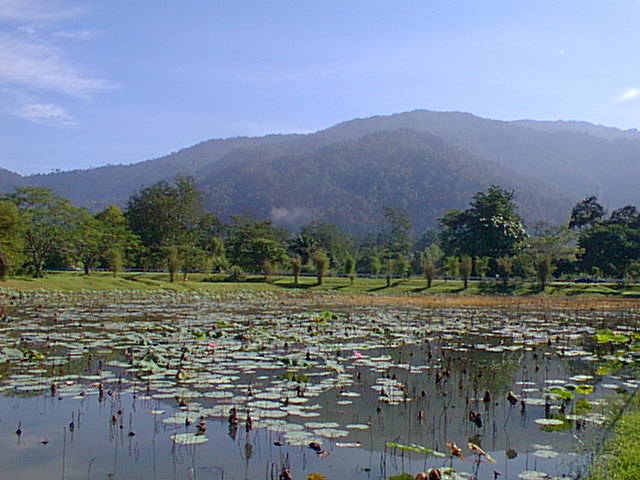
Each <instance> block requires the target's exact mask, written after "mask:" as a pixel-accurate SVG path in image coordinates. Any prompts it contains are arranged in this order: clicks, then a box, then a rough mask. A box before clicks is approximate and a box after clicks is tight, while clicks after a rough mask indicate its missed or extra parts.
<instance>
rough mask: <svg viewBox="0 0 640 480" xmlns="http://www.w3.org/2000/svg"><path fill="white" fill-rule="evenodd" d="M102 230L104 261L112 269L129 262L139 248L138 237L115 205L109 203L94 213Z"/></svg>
mask: <svg viewBox="0 0 640 480" xmlns="http://www.w3.org/2000/svg"><path fill="white" fill-rule="evenodd" d="M95 219H96V220H97V221H98V222H99V229H100V230H101V231H102V243H103V244H102V247H103V248H102V256H103V260H104V261H105V263H106V264H107V265H108V266H109V267H110V268H111V269H112V270H113V267H114V265H115V266H116V270H118V269H119V268H117V267H120V268H121V267H122V263H123V262H124V263H127V264H128V263H129V262H131V261H132V260H133V257H135V255H137V254H138V253H139V252H140V250H141V247H142V245H141V243H140V239H139V238H138V236H137V235H135V234H134V233H133V232H132V231H131V229H130V228H129V223H128V222H127V217H126V216H125V214H124V212H123V211H122V209H121V208H120V207H118V206H117V205H109V206H108V207H106V208H105V209H104V210H102V211H101V212H98V213H97V214H96V215H95ZM114 261H115V263H114Z"/></svg>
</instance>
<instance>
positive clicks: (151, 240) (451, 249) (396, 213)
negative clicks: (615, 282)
mask: <svg viewBox="0 0 640 480" xmlns="http://www.w3.org/2000/svg"><path fill="white" fill-rule="evenodd" d="M383 214H384V226H383V227H382V228H381V229H380V230H379V231H377V232H373V233H371V234H369V235H366V236H364V237H354V236H352V235H349V234H347V233H346V232H344V231H341V230H340V229H339V228H337V227H336V226H335V225H333V224H331V223H327V222H323V221H313V222H310V223H308V224H306V225H304V226H303V227H302V228H301V229H300V230H299V231H297V232H294V233H291V232H288V231H286V230H284V229H283V228H279V227H278V226H276V225H274V224H273V223H272V222H271V221H269V220H264V219H254V218H249V217H243V216H234V217H232V220H231V222H230V223H227V224H225V223H223V222H222V221H220V219H219V218H218V217H216V216H215V215H214V214H212V213H211V212H208V211H206V209H205V208H204V206H203V202H202V196H201V193H200V192H199V191H198V189H197V188H196V186H195V182H194V180H193V179H192V178H190V177H181V176H179V177H176V178H175V180H174V181H172V182H167V181H161V182H158V183H155V184H154V185H151V186H149V187H146V188H143V189H141V190H140V191H138V192H136V193H134V194H133V195H132V196H131V197H130V198H129V200H128V202H127V205H126V208H125V209H124V210H123V209H121V208H120V207H118V206H115V205H112V206H109V207H107V208H106V209H104V210H102V211H101V212H98V213H96V214H92V213H90V212H89V211H88V210H86V209H83V208H78V207H75V206H73V205H72V204H71V203H70V202H69V201H68V200H67V199H65V198H63V197H61V196H59V195H57V194H55V193H53V192H52V191H50V190H48V189H46V188H41V187H20V188H17V189H16V190H15V191H14V192H13V193H11V194H8V195H5V196H4V197H2V198H1V199H0V277H1V278H2V279H6V278H7V277H8V276H9V275H13V274H26V273H29V274H31V275H33V276H34V277H41V276H43V275H44V274H45V271H46V270H47V269H53V268H82V269H83V270H84V273H85V274H87V275H89V274H90V273H91V272H92V271H94V270H96V269H107V270H110V271H111V272H112V273H113V275H114V276H115V275H118V273H119V272H121V271H123V270H125V269H134V268H135V269H142V270H162V271H167V272H168V273H169V276H170V279H171V281H174V280H175V279H176V277H177V276H178V275H181V276H182V278H183V279H184V280H186V279H187V276H188V274H189V273H190V272H195V271H199V272H212V271H215V272H221V273H223V274H225V275H226V277H227V278H228V279H229V280H242V279H243V278H244V276H245V275H246V274H247V273H261V274H263V275H264V277H265V279H267V280H268V279H269V278H270V277H271V275H273V274H274V273H275V272H283V271H287V272H290V273H291V274H292V275H293V276H294V281H295V282H296V283H297V282H298V276H299V275H300V274H302V273H313V274H315V275H316V277H317V281H318V283H322V280H323V278H324V277H325V276H326V275H327V274H328V273H329V272H334V273H337V274H341V275H344V276H347V277H348V278H350V280H351V281H352V282H353V280H354V279H355V278H356V276H357V275H364V274H366V275H373V276H384V278H385V279H386V283H387V286H388V285H390V284H391V281H392V279H393V278H405V277H407V278H408V277H409V276H411V275H423V276H424V278H425V281H426V283H427V287H431V285H432V282H433V280H434V278H436V277H439V276H443V277H444V278H445V279H448V278H459V279H462V280H464V286H465V288H466V287H467V282H468V280H469V279H470V278H472V277H479V278H483V279H486V278H495V277H498V278H499V279H500V280H501V281H502V282H504V284H505V285H506V284H508V283H509V281H510V280H511V279H512V278H514V277H519V278H524V279H530V278H536V279H537V280H538V282H539V284H540V286H541V288H544V286H545V285H546V283H547V282H548V281H549V279H550V278H552V276H554V275H555V276H557V277H558V276H567V277H569V276H573V277H579V276H587V277H590V276H593V277H603V276H607V277H614V278H618V279H627V278H631V279H637V278H638V277H640V213H639V212H638V210H637V209H636V207H634V206H631V205H629V206H625V207H623V208H620V209H617V210H614V211H612V212H611V213H610V214H607V212H606V211H605V209H604V208H603V207H602V206H601V205H600V204H599V203H598V200H597V198H596V197H588V198H586V199H585V200H583V201H581V202H579V203H578V204H576V206H575V207H574V208H573V210H572V211H571V213H570V215H568V217H569V220H568V222H567V224H566V225H563V226H551V225H546V224H542V223H538V224H535V225H533V226H531V227H530V228H528V229H527V228H525V225H524V223H523V221H522V218H521V217H520V215H519V214H518V212H517V207H516V205H515V203H514V192H513V191H509V190H506V189H504V188H502V187H500V186H496V185H493V186H491V187H489V188H488V189H487V190H486V191H483V192H478V193H476V194H475V195H474V196H473V198H472V199H471V202H470V204H469V207H468V208H467V209H466V210H450V211H448V212H446V213H445V214H444V215H443V216H442V218H441V219H440V222H439V228H437V229H435V230H429V231H427V232H424V233H423V235H422V236H420V237H416V235H415V234H414V232H413V228H412V224H411V221H410V219H409V216H408V215H407V212H406V211H405V210H403V209H402V208H397V207H385V208H384V212H383Z"/></svg>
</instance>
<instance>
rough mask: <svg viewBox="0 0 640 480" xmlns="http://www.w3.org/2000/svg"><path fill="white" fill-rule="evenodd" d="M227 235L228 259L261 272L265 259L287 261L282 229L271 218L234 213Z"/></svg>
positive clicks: (279, 261) (277, 262) (280, 262)
mask: <svg viewBox="0 0 640 480" xmlns="http://www.w3.org/2000/svg"><path fill="white" fill-rule="evenodd" d="M233 221H234V223H233V225H231V226H230V227H229V236H228V238H227V243H226V246H227V256H228V258H229V261H230V262H231V263H232V264H234V265H238V266H239V267H242V268H243V269H244V270H245V271H247V272H260V271H262V269H263V266H264V265H265V262H267V261H268V262H270V263H271V264H272V265H277V264H283V263H284V262H285V259H286V258H287V256H286V249H285V241H284V235H283V232H282V231H279V230H278V229H276V228H274V226H273V225H272V223H271V221H269V220H253V219H249V218H243V217H234V219H233Z"/></svg>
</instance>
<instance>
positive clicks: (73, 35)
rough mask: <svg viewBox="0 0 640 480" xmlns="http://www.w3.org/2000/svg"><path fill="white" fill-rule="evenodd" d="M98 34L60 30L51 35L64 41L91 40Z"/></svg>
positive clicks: (90, 31) (88, 31)
mask: <svg viewBox="0 0 640 480" xmlns="http://www.w3.org/2000/svg"><path fill="white" fill-rule="evenodd" d="M98 35H99V34H98V32H96V31H94V30H61V31H59V32H55V33H54V34H53V36H54V37H57V38H63V39H65V40H79V41H84V40H92V39H94V38H96V37H97V36H98Z"/></svg>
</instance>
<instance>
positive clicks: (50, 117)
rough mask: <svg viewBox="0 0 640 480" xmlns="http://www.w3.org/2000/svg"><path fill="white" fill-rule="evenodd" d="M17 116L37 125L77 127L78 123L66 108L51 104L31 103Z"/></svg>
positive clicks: (17, 113) (19, 111)
mask: <svg viewBox="0 0 640 480" xmlns="http://www.w3.org/2000/svg"><path fill="white" fill-rule="evenodd" d="M15 115H16V116H18V117H20V118H23V119H25V120H29V121H32V122H37V123H48V124H56V125H63V126H73V125H77V122H76V121H75V120H74V119H73V117H72V116H71V115H69V114H68V113H67V112H66V111H65V109H64V108H62V107H60V106H58V105H52V104H50V103H30V104H26V105H23V106H22V107H20V108H19V109H18V110H17V111H16V112H15Z"/></svg>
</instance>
